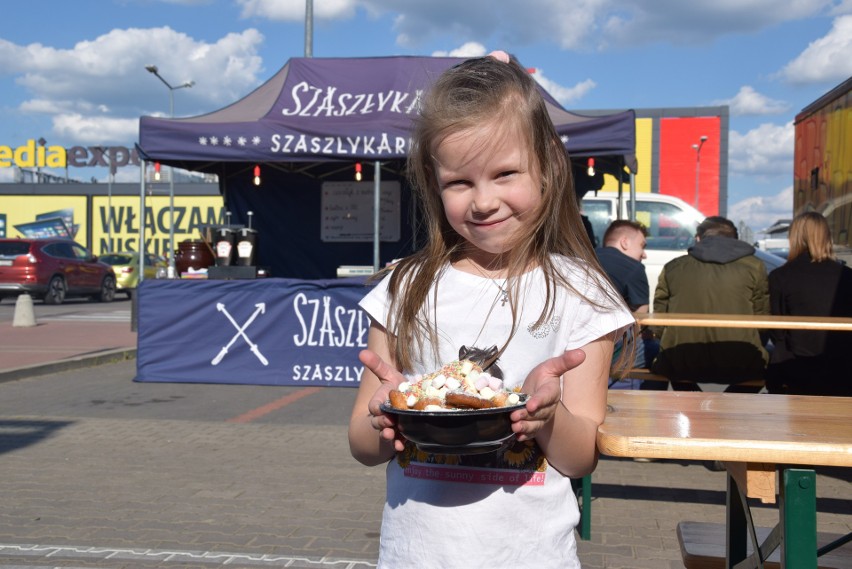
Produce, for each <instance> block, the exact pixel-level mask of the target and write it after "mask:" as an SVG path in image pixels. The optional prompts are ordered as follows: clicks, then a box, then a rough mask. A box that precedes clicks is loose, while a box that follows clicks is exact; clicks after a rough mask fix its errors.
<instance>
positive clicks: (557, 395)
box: [511, 350, 586, 441]
mask: <svg viewBox="0 0 852 569" xmlns="http://www.w3.org/2000/svg"><path fill="white" fill-rule="evenodd" d="M585 359H586V354H585V352H583V350H568V351H566V352H563V353H562V354H561V355H559V356H556V357H555V358H551V359H549V360H546V361H545V362H543V363H541V364H539V365H537V366H536V367H535V368H534V369H533V370H532V371H531V372H530V374H529V375H528V376H527V379H526V381H524V385H523V387H522V388H521V391H522V392H523V393H527V394H529V398H528V399H527V403H526V405H525V406H524V408H523V409H518V410H517V411H514V412H512V415H511V419H512V430H513V431H514V432H515V433H516V434H517V435H518V440H519V441H525V440H528V439H532V438H535V436H536V434H537V433H538V432H539V431H540V430H541V429H542V428H544V427H546V426H548V425H549V424H550V423H551V421H552V420H553V417H554V415H555V414H556V409H557V407H558V405H559V402H560V400H561V399H562V382H561V378H562V374H564V373H565V372H567V371H568V370H571V369H574V368H575V367H577V366H578V365H580V364H581V363H583V361H584V360H585Z"/></svg>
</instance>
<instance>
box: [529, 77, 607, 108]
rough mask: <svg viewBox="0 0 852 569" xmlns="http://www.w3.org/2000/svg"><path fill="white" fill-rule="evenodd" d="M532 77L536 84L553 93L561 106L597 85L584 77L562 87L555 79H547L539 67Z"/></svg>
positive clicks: (575, 99)
mask: <svg viewBox="0 0 852 569" xmlns="http://www.w3.org/2000/svg"><path fill="white" fill-rule="evenodd" d="M533 77H534V78H535V80H536V81H538V84H539V85H541V86H542V87H544V90H545V91H547V92H548V93H550V94H551V95H553V98H555V99H556V100H557V101H559V102H560V103H561V104H562V105H563V106H567V105H570V104H572V103H575V102H577V101H579V100H580V99H582V98H583V97H585V96H586V95H587V94H588V93H589V92H590V91H591V90H592V89H594V88H595V87H596V86H597V83H595V82H594V81H592V80H591V79H586V80H585V81H581V82H580V83H577V84H576V85H574V86H573V87H563V86H562V85H560V84H558V83H556V82H555V81H553V80H551V79H548V78H547V77H546V76H545V75H544V73H543V72H542V70H541V69H536V70H535V73H533Z"/></svg>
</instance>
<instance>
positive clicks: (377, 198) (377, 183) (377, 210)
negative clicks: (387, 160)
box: [373, 160, 382, 274]
mask: <svg viewBox="0 0 852 569" xmlns="http://www.w3.org/2000/svg"><path fill="white" fill-rule="evenodd" d="M381 186H382V163H381V162H379V161H378V160H376V162H375V173H374V174H373V273H374V274H375V273H378V272H379V240H380V239H381V235H380V234H379V230H380V229H381V223H380V214H381V202H382V193H381Z"/></svg>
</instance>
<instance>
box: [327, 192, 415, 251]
mask: <svg viewBox="0 0 852 569" xmlns="http://www.w3.org/2000/svg"><path fill="white" fill-rule="evenodd" d="M374 187H375V183H374V182H324V183H323V185H322V224H321V230H320V237H321V239H322V240H323V241H329V242H340V241H347V242H360V241H365V242H371V241H373V233H374V229H373V192H374ZM400 191H401V190H400V185H399V182H397V181H388V182H380V183H379V195H380V196H381V199H380V202H379V238H380V240H381V241H399V232H400V209H401V207H400V203H399V200H400Z"/></svg>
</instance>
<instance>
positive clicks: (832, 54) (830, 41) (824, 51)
mask: <svg viewBox="0 0 852 569" xmlns="http://www.w3.org/2000/svg"><path fill="white" fill-rule="evenodd" d="M850 4H852V3H850ZM781 75H782V76H783V77H784V78H785V79H786V80H787V81H790V82H791V83H821V82H827V81H829V82H830V81H838V82H839V81H843V80H845V79H846V78H847V77H849V76H850V75H852V15H847V16H840V17H838V18H835V20H834V25H833V26H832V28H831V31H829V32H828V34H826V35H825V36H823V37H821V38H819V39H818V40H816V41H813V42H811V43H810V45H808V47H807V48H806V49H805V51H803V52H802V53H801V54H800V55H799V57H797V58H796V59H794V60H793V61H791V62H790V63H788V64H787V65H786V66H784V69H782V70H781Z"/></svg>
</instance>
